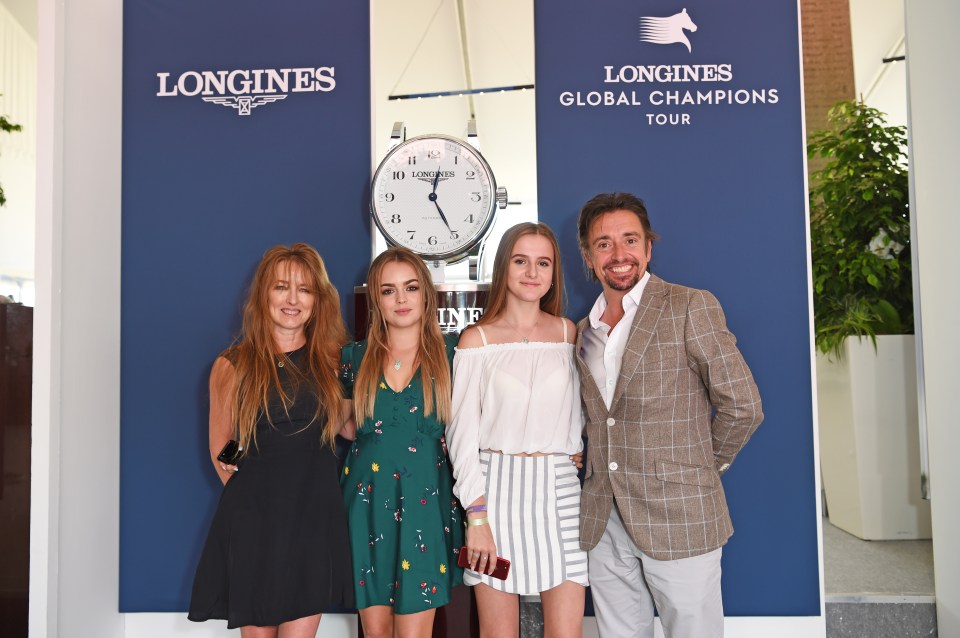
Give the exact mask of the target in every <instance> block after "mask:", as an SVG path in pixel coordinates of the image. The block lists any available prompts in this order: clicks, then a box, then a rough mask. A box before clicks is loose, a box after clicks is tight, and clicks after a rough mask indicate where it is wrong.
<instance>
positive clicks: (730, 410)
mask: <svg viewBox="0 0 960 638" xmlns="http://www.w3.org/2000/svg"><path fill="white" fill-rule="evenodd" d="M589 325H590V324H589V319H584V320H583V321H581V322H580V324H579V325H578V326H577V348H576V352H577V367H578V369H579V371H580V377H581V393H582V396H583V405H584V415H585V417H586V422H587V424H586V433H587V439H588V450H587V459H586V481H585V483H584V485H583V493H582V496H581V501H580V503H581V505H580V545H581V547H582V548H583V549H585V550H590V549H593V548H594V547H595V546H596V545H597V543H598V542H599V541H600V537H601V536H602V535H603V530H604V529H605V528H606V526H607V520H608V519H609V517H610V510H611V507H612V506H613V503H614V500H616V503H617V506H618V507H619V509H620V514H621V516H622V517H623V521H624V523H625V526H626V529H627V531H628V533H629V534H630V537H631V538H632V539H633V542H634V543H636V545H637V547H638V548H639V549H640V550H641V551H642V552H643V553H644V554H647V555H648V556H651V557H653V558H655V559H657V560H675V559H679V558H688V557H690V556H697V555H699V554H704V553H706V552H709V551H712V550H714V549H717V548H718V547H720V546H722V545H723V544H724V543H726V542H727V539H728V538H729V537H730V535H731V534H733V525H732V523H731V521H730V513H729V511H728V509H727V501H726V498H725V497H724V493H723V485H722V484H721V482H720V474H722V473H723V472H724V471H726V469H727V468H728V467H730V464H731V463H732V462H733V459H734V457H735V456H736V455H737V453H738V452H739V451H740V450H741V449H742V448H743V446H744V444H746V442H747V440H748V439H749V438H750V435H751V434H753V432H754V430H756V428H757V426H758V425H759V424H760V422H761V421H762V420H763V413H762V411H761V407H760V395H759V393H758V391H757V386H756V384H755V383H754V381H753V375H752V374H751V373H750V369H749V368H748V367H747V364H746V362H744V360H743V356H742V355H741V354H740V351H739V350H738V349H737V346H736V339H735V338H734V336H733V334H731V333H730V331H729V330H727V326H726V321H725V319H724V316H723V310H722V309H721V308H720V304H719V302H717V300H716V298H715V297H714V296H713V295H712V294H710V293H709V292H707V291H705V290H695V289H693V288H686V287H683V286H677V285H674V284H670V283H667V282H665V281H663V280H662V279H660V278H659V277H656V276H654V275H651V277H650V280H649V281H648V282H647V285H646V288H645V289H644V291H643V296H642V297H641V299H640V306H639V307H638V308H637V314H636V317H635V318H634V321H633V325H631V326H630V336H629V337H628V339H627V345H626V348H625V350H624V353H623V362H622V366H621V368H620V377H619V378H618V379H617V383H616V390H615V391H614V395H613V400H612V402H611V408H610V410H609V411H608V410H607V407H606V404H605V403H604V400H603V396H602V395H601V393H600V389H599V388H598V387H597V384H596V382H595V381H594V379H593V377H592V376H591V374H590V370H589V369H588V367H587V365H586V363H585V362H584V360H583V357H582V353H581V344H582V343H583V331H584V329H589Z"/></svg>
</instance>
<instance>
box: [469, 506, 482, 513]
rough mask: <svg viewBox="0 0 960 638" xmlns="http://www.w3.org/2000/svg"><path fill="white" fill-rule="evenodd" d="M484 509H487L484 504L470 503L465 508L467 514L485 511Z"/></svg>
mask: <svg viewBox="0 0 960 638" xmlns="http://www.w3.org/2000/svg"><path fill="white" fill-rule="evenodd" d="M486 511H487V506H486V505H471V506H470V507H468V508H467V514H476V513H479V512H486Z"/></svg>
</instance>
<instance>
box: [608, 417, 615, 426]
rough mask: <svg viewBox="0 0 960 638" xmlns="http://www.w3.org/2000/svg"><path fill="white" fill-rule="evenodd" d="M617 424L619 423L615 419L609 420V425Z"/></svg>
mask: <svg viewBox="0 0 960 638" xmlns="http://www.w3.org/2000/svg"><path fill="white" fill-rule="evenodd" d="M616 423H617V420H616V419H614V418H613V417H610V418H609V419H607V425H616Z"/></svg>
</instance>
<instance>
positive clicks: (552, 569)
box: [463, 451, 588, 595]
mask: <svg viewBox="0 0 960 638" xmlns="http://www.w3.org/2000/svg"><path fill="white" fill-rule="evenodd" d="M480 465H481V467H482V469H483V474H484V477H485V479H486V499H487V518H488V519H489V522H490V531H491V532H493V540H494V542H495V543H496V544H497V554H498V555H500V556H501V557H503V558H506V559H507V560H509V561H510V574H509V575H508V576H507V579H506V580H500V579H498V578H493V577H492V576H487V575H486V574H479V573H477V572H474V571H470V570H469V569H466V570H464V572H463V582H464V583H465V584H467V585H476V584H478V583H483V584H485V585H489V586H490V587H492V588H494V589H496V590H498V591H502V592H507V593H510V594H523V595H530V594H538V593H540V592H542V591H546V590H548V589H552V588H553V587H556V586H557V585H559V584H560V583H562V582H563V581H565V580H571V581H573V582H575V583H579V584H581V585H584V586H586V585H587V584H588V583H587V554H586V552H584V551H583V550H581V549H580V479H579V478H577V468H576V467H575V466H574V465H573V463H572V462H571V461H570V457H569V456H568V455H566V454H551V455H549V456H513V455H510V454H498V453H496V452H487V451H482V452H480Z"/></svg>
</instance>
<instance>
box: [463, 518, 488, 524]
mask: <svg viewBox="0 0 960 638" xmlns="http://www.w3.org/2000/svg"><path fill="white" fill-rule="evenodd" d="M486 524H487V517H486V516H484V517H483V518H468V519H467V525H470V526H475V525H486Z"/></svg>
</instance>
